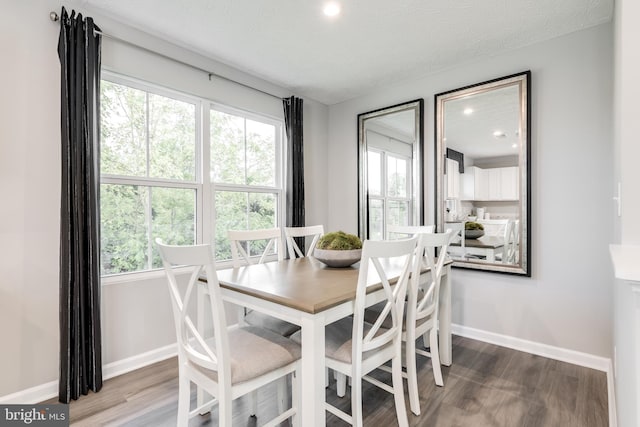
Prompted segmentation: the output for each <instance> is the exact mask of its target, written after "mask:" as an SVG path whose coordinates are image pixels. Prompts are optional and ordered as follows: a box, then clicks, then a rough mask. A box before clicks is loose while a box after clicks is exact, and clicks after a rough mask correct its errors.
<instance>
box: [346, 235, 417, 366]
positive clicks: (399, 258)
mask: <svg viewBox="0 0 640 427" xmlns="http://www.w3.org/2000/svg"><path fill="white" fill-rule="evenodd" d="M417 242H418V237H417V236H414V237H411V238H409V239H399V240H379V241H373V240H366V241H365V242H364V244H363V246H362V258H361V260H360V270H359V272H358V287H357V289H356V299H355V307H354V314H353V345H352V351H353V353H352V360H353V361H354V362H355V361H357V360H362V354H363V353H364V352H367V351H371V350H375V349H377V348H380V347H382V346H384V345H386V344H388V343H389V342H391V341H392V340H394V339H400V338H401V332H402V317H403V312H404V301H405V297H406V295H407V286H408V282H409V277H410V276H411V275H412V269H413V268H414V267H415V263H414V262H413V260H414V254H415V251H416V246H417ZM393 264H395V267H394V268H392V267H391V266H392V265H393ZM399 265H400V266H401V269H400V275H399V277H398V280H397V281H396V282H395V286H392V285H391V284H390V283H389V280H390V279H391V277H389V276H390V272H391V271H395V272H397V271H398V266H399ZM413 277H415V276H413ZM377 283H381V284H382V287H383V289H384V293H385V299H384V300H383V302H384V303H385V305H384V308H383V310H382V311H381V312H380V314H379V316H378V318H377V319H376V321H375V322H373V323H372V327H371V329H369V331H368V332H367V334H366V335H365V334H364V309H365V299H366V296H367V288H368V286H371V285H372V284H377ZM389 316H390V317H391V320H392V322H391V325H392V326H391V327H390V328H389V329H381V326H382V325H383V323H385V320H386V319H387V317H389ZM387 326H388V322H387V325H385V327H387Z"/></svg>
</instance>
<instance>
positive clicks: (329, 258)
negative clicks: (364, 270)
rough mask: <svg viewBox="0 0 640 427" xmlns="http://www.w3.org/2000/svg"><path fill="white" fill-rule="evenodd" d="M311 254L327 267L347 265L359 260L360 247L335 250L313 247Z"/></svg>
mask: <svg viewBox="0 0 640 427" xmlns="http://www.w3.org/2000/svg"><path fill="white" fill-rule="evenodd" d="M313 256H314V257H315V258H316V259H317V260H318V261H321V262H323V263H324V264H326V265H327V266H329V267H334V268H341V267H349V266H351V265H353V264H355V263H356V262H358V261H360V258H361V257H362V249H347V250H335V249H318V248H315V249H314V250H313Z"/></svg>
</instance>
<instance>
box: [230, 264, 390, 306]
mask: <svg viewBox="0 0 640 427" xmlns="http://www.w3.org/2000/svg"><path fill="white" fill-rule="evenodd" d="M358 266H359V264H355V265H354V266H353V267H347V268H330V267H327V266H326V265H325V264H323V263H322V262H320V261H318V260H317V259H315V258H313V257H305V258H297V259H293V260H284V261H279V262H268V263H265V264H254V265H249V266H244V267H240V268H230V269H224V270H218V271H217V274H218V281H219V282H220V286H221V287H222V288H227V289H231V290H234V291H236V292H241V293H244V294H247V295H251V296H255V297H258V298H262V299H264V300H267V301H271V302H276V303H278V304H282V305H284V306H286V307H291V308H294V309H297V310H301V311H304V312H307V313H312V314H315V313H318V312H321V311H324V310H327V309H328V308H331V307H333V306H336V305H338V304H341V303H343V302H346V301H350V300H354V299H355V297H356V287H357V285H358V272H359V269H358ZM372 268H373V267H372ZM401 270H402V266H401V265H400V264H395V265H392V266H391V273H390V277H393V278H394V279H395V280H397V278H398V276H399V275H400V272H401ZM368 277H369V282H370V283H369V286H370V288H371V290H370V291H373V290H375V289H379V287H380V286H381V285H380V283H379V278H378V276H377V274H369V276H368ZM393 281H394V280H391V282H393ZM375 285H377V286H375Z"/></svg>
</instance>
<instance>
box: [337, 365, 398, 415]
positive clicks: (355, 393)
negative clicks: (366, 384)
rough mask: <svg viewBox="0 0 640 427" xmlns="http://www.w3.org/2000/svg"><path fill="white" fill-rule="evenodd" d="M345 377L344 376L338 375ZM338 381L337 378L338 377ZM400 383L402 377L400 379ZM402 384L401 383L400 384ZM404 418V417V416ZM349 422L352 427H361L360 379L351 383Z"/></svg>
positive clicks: (355, 379)
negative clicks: (350, 421)
mask: <svg viewBox="0 0 640 427" xmlns="http://www.w3.org/2000/svg"><path fill="white" fill-rule="evenodd" d="M339 375H342V376H343V377H346V375H344V374H339ZM338 379H339V377H338ZM400 381H402V377H400ZM401 384H402V383H401ZM405 416H406V415H405ZM351 420H352V422H353V424H352V425H353V427H362V426H363V421H362V378H354V379H353V381H352V383H351Z"/></svg>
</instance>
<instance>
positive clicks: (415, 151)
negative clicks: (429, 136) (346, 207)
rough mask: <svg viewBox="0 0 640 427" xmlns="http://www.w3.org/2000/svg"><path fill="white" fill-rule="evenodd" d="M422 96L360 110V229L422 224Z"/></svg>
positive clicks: (382, 233)
mask: <svg viewBox="0 0 640 427" xmlns="http://www.w3.org/2000/svg"><path fill="white" fill-rule="evenodd" d="M423 104H424V101H423V100H422V99H419V100H415V101H411V102H407V103H403V104H400V105H395V106H392V107H388V108H383V109H379V110H375V111H370V112H368V113H363V114H360V115H358V140H359V150H358V158H359V165H358V166H359V168H358V169H359V183H358V192H359V203H358V204H359V215H358V222H359V232H360V237H361V238H363V239H371V240H382V239H386V238H388V228H389V226H393V225H420V224H421V223H422V204H423V203H422V185H421V183H422V140H423V130H422V117H423V115H422V112H423Z"/></svg>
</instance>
